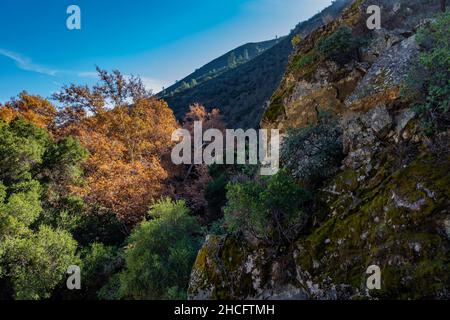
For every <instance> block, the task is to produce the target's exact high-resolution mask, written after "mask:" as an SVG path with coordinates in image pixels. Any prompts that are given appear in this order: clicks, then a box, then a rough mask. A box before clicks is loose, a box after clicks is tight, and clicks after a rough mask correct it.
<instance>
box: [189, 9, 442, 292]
mask: <svg viewBox="0 0 450 320" xmlns="http://www.w3.org/2000/svg"><path fill="white" fill-rule="evenodd" d="M374 4H376V5H379V6H380V7H382V17H383V20H382V29H381V30H375V31H370V30H368V29H367V27H366V19H367V17H368V15H367V14H366V9H367V6H368V5H374ZM437 6H438V3H437V1H436V3H435V4H433V3H432V2H430V1H420V0H414V1H400V0H397V1H387V0H371V1H363V0H358V1H354V2H353V4H352V5H351V6H350V7H349V8H348V9H347V10H346V11H345V12H344V14H343V15H342V17H341V18H339V19H337V20H336V21H334V22H331V23H329V24H328V25H326V26H324V27H323V28H321V29H320V30H318V31H316V32H314V33H313V34H311V35H310V36H309V37H307V38H306V39H302V41H301V43H300V44H299V46H298V48H297V50H296V53H295V54H293V55H292V57H291V59H290V63H289V66H288V68H287V71H286V74H285V76H284V79H283V81H282V83H281V85H280V87H279V88H278V90H277V91H276V92H275V93H274V95H273V97H272V99H271V102H270V105H269V107H268V109H267V110H266V112H265V115H264V118H263V121H262V126H263V127H265V128H279V129H281V130H282V131H286V130H288V129H289V128H299V127H302V126H306V125H309V124H312V123H314V122H315V121H316V120H317V116H318V114H319V113H320V111H324V110H327V111H329V112H332V113H333V114H334V115H335V116H336V117H337V118H338V119H340V122H341V126H342V129H343V133H344V134H343V150H344V153H345V155H346V157H345V159H344V161H343V164H342V168H341V170H340V172H339V173H338V174H337V175H336V176H335V177H334V178H332V179H330V181H328V182H327V183H326V185H325V186H324V187H323V188H322V189H321V190H320V194H319V195H318V198H319V199H320V201H319V203H320V205H319V206H318V208H316V212H315V213H314V218H313V219H312V221H311V223H310V226H309V228H308V229H307V230H306V231H305V232H304V234H302V235H300V236H299V239H298V240H297V241H296V242H295V243H293V244H292V245H291V246H290V247H288V248H283V249H280V248H271V247H267V246H264V245H261V244H258V243H253V242H251V241H248V240H246V239H242V238H239V239H237V238H233V237H231V236H223V237H217V236H210V237H208V238H207V240H206V243H205V245H204V247H203V248H202V249H201V251H200V253H199V255H198V258H197V261H196V264H195V267H194V270H193V273H192V278H191V283H190V289H189V295H190V298H192V299H205V298H207V299H222V298H228V299H249V298H257V299H269V298H270V299H357V298H389V299H391V298H437V299H440V298H450V273H449V271H450V215H449V211H448V208H449V196H450V190H449V185H450V175H449V171H450V170H449V168H450V156H449V150H450V148H449V147H450V146H449V140H450V139H449V134H448V133H446V132H444V133H440V134H437V135H435V136H433V137H429V138H425V137H424V136H423V135H421V134H420V132H419V120H420V119H417V117H416V115H415V113H414V111H413V110H412V109H411V106H410V103H409V102H407V101H403V100H402V99H400V87H401V85H402V83H403V82H404V81H405V77H406V75H407V74H408V72H409V70H410V68H411V67H412V66H413V65H414V64H415V63H417V59H418V54H419V48H418V45H417V43H416V41H415V33H416V31H417V28H418V27H419V26H420V25H421V24H423V23H425V22H426V19H428V18H430V17H431V16H432V14H433V12H436V10H437ZM343 26H345V27H346V28H349V29H350V30H351V31H352V34H353V35H354V36H355V37H357V38H358V46H359V47H358V50H357V51H358V54H355V55H354V57H353V58H352V59H350V60H349V61H345V63H342V62H341V63H337V62H335V61H332V60H331V59H323V58H321V57H320V56H319V55H318V53H317V43H318V42H319V41H321V39H324V38H326V37H328V36H329V35H331V34H333V33H335V32H336V31H337V30H339V28H342V27H343ZM293 200H294V201H295V199H293ZM371 265H377V266H379V267H380V270H381V281H382V285H381V290H371V291H369V290H368V289H367V288H366V280H367V277H368V275H367V274H366V270H367V268H368V267H369V266H371Z"/></svg>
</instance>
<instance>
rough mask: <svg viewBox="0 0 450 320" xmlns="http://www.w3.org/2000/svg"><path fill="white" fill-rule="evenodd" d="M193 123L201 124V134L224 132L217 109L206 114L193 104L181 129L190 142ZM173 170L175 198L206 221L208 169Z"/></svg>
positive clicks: (183, 167) (198, 166)
mask: <svg viewBox="0 0 450 320" xmlns="http://www.w3.org/2000/svg"><path fill="white" fill-rule="evenodd" d="M195 122H200V123H201V124H202V134H203V133H204V132H205V131H206V130H208V129H218V130H220V131H224V130H225V126H224V123H223V121H222V116H221V114H220V111H219V110H218V109H213V110H211V111H210V112H208V111H207V110H206V109H205V107H204V106H202V105H200V104H193V105H192V106H190V108H189V112H188V113H187V114H186V115H185V117H184V119H183V129H186V130H188V131H189V132H190V134H191V137H192V141H193V136H194V124H195ZM192 147H193V146H192ZM193 153H194V149H192V155H193ZM173 170H174V171H173V172H176V175H175V180H176V181H175V182H174V185H175V193H176V195H177V197H178V198H181V199H185V200H186V201H187V204H188V206H189V208H190V209H191V210H192V211H193V212H195V213H197V214H199V215H201V216H202V217H203V218H205V220H207V217H206V216H205V215H206V214H207V212H206V211H205V210H206V204H207V203H206V199H205V194H204V190H205V189H206V186H207V185H208V183H209V182H210V180H211V178H210V176H209V173H208V167H207V166H206V165H204V164H188V165H181V166H177V167H176V168H173ZM204 222H205V221H204Z"/></svg>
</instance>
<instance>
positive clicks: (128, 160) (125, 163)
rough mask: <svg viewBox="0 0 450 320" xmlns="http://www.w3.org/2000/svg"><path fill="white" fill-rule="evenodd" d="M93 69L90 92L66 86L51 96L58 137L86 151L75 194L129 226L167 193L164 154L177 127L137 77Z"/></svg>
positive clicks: (84, 87)
mask: <svg viewBox="0 0 450 320" xmlns="http://www.w3.org/2000/svg"><path fill="white" fill-rule="evenodd" d="M97 70H98V74H99V78H100V81H99V83H98V84H97V85H95V86H93V87H92V88H90V87H88V86H76V85H70V86H65V87H64V88H63V90H62V91H61V92H59V93H57V94H55V95H54V96H53V97H54V98H55V99H56V100H58V101H59V102H60V103H61V104H63V105H64V108H63V109H62V110H61V112H60V113H59V114H58V117H57V122H58V124H59V126H60V131H59V134H61V135H72V136H75V137H77V138H78V139H79V140H80V141H81V143H82V144H83V146H84V147H85V148H86V149H87V150H88V151H89V153H90V157H89V160H88V161H87V162H86V165H85V168H84V169H85V176H86V182H87V183H86V186H85V187H83V188H79V189H78V190H75V191H76V192H77V193H78V194H80V195H82V196H83V197H84V198H85V199H86V200H87V201H88V203H92V204H96V205H99V206H100V211H103V212H113V213H115V214H116V215H117V216H118V217H119V219H120V220H121V221H123V222H125V223H126V224H127V225H130V224H134V223H136V222H138V221H140V220H141V219H142V217H143V216H144V215H145V214H146V212H147V211H148V208H149V206H150V205H151V203H152V202H153V201H154V200H156V199H159V198H160V197H161V196H162V195H164V194H166V193H167V192H168V187H167V186H166V184H165V183H164V181H165V179H166V178H167V177H168V173H167V171H166V169H165V167H164V163H163V158H164V157H163V155H165V154H167V153H168V152H169V150H170V146H171V135H172V132H173V131H174V130H175V129H176V128H177V123H176V120H175V117H174V115H173V112H172V110H170V109H169V107H168V105H167V104H166V103H165V102H164V101H162V100H160V99H157V98H156V97H154V96H152V94H151V92H149V91H148V90H147V89H146V88H145V87H144V85H143V83H142V81H141V80H140V79H139V78H136V77H126V76H124V75H122V74H121V73H120V72H119V71H113V72H112V73H108V72H106V71H104V70H101V69H99V68H98V69H97Z"/></svg>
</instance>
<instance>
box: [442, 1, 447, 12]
mask: <svg viewBox="0 0 450 320" xmlns="http://www.w3.org/2000/svg"><path fill="white" fill-rule="evenodd" d="M445 3H446V0H441V10H442V12H445V10H446V5H445Z"/></svg>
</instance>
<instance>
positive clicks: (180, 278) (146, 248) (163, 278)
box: [120, 200, 202, 299]
mask: <svg viewBox="0 0 450 320" xmlns="http://www.w3.org/2000/svg"><path fill="white" fill-rule="evenodd" d="M150 215H151V217H152V218H153V220H150V221H145V222H143V223H141V224H140V225H139V226H137V227H136V228H135V229H134V230H133V232H132V234H131V236H130V238H129V242H128V247H127V249H126V251H125V254H124V255H125V262H126V268H125V270H124V271H123V272H122V273H121V275H120V296H121V297H122V298H125V299H185V298H186V292H187V287H188V283H189V278H190V274H191V269H192V266H193V264H194V261H195V258H196V256H197V252H198V250H199V248H200V245H201V238H200V235H201V231H202V230H201V228H200V226H199V224H198V222H197V221H196V220H195V219H194V218H193V217H191V216H189V210H188V209H187V207H186V204H185V202H184V201H176V202H172V201H171V200H164V201H161V202H158V203H157V204H156V205H155V206H154V207H153V208H152V210H151V211H150Z"/></svg>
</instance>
